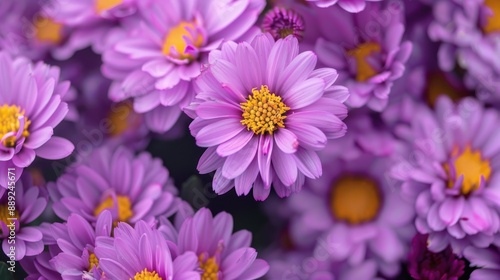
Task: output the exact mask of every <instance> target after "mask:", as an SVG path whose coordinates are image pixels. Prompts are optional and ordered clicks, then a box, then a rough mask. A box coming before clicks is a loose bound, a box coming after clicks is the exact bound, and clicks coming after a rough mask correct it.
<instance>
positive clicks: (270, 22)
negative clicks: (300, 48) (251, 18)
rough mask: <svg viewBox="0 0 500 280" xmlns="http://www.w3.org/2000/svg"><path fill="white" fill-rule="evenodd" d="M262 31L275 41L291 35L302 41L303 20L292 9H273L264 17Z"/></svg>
mask: <svg viewBox="0 0 500 280" xmlns="http://www.w3.org/2000/svg"><path fill="white" fill-rule="evenodd" d="M262 30H263V31H264V32H268V33H270V34H271V35H272V36H273V38H274V39H275V40H278V39H283V38H285V37H286V36H288V35H293V36H294V37H296V38H297V39H299V40H302V37H303V34H304V20H303V19H302V16H300V15H299V14H298V13H296V12H295V11H294V10H292V9H285V8H281V7H275V8H274V9H272V10H270V11H268V12H267V13H266V15H265V16H264V21H263V23H262Z"/></svg>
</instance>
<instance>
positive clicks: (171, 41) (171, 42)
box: [163, 21, 203, 60]
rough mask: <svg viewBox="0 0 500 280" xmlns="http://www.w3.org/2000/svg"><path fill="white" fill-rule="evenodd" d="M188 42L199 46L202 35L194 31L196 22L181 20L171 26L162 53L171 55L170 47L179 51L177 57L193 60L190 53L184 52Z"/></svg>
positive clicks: (201, 41)
mask: <svg viewBox="0 0 500 280" xmlns="http://www.w3.org/2000/svg"><path fill="white" fill-rule="evenodd" d="M188 43H191V45H193V46H195V47H196V48H199V47H201V46H202V44H203V35H202V34H200V33H198V31H196V22H195V21H192V22H187V21H181V23H179V24H178V25H177V26H175V27H172V28H171V29H170V31H169V33H168V35H167V37H166V38H165V42H164V43H163V53H164V54H165V55H170V56H172V55H173V54H172V53H171V49H172V47H174V49H175V50H176V51H177V53H179V57H175V58H178V59H189V60H193V59H194V58H195V57H194V56H193V55H192V54H189V53H186V52H185V51H186V47H187V46H188Z"/></svg>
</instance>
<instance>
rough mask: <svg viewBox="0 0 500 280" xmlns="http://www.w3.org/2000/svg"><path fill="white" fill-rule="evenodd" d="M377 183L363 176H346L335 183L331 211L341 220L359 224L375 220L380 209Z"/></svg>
mask: <svg viewBox="0 0 500 280" xmlns="http://www.w3.org/2000/svg"><path fill="white" fill-rule="evenodd" d="M380 206H381V197H380V193H379V189H378V187H377V183H376V182H375V181H373V180H372V179H370V178H367V177H363V176H344V177H342V178H340V179H339V180H338V181H337V182H335V183H334V185H333V189H332V193H331V205H330V207H331V211H332V213H333V216H334V217H335V218H337V219H339V220H343V221H347V222H349V223H351V224H359V223H363V222H368V221H371V220H373V219H374V218H375V217H376V216H377V214H378V212H379V209H380Z"/></svg>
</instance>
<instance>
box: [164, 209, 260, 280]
mask: <svg viewBox="0 0 500 280" xmlns="http://www.w3.org/2000/svg"><path fill="white" fill-rule="evenodd" d="M166 223H167V224H165V223H163V227H160V231H161V232H162V233H163V234H164V236H165V237H166V238H167V239H168V240H170V241H171V242H173V244H171V245H170V246H171V248H172V254H173V255H174V256H179V255H184V254H187V253H194V254H195V255H196V256H198V266H199V269H200V273H201V280H213V279H224V280H236V279H237V280H253V279H258V278H260V277H262V276H264V275H265V274H266V272H267V271H268V270H269V265H268V264H267V262H265V261H264V260H262V259H257V251H256V250H255V249H254V248H252V247H250V243H251V241H252V234H251V233H250V232H248V231H246V230H241V231H238V232H235V233H233V218H232V217H231V215H230V214H228V213H226V212H222V213H219V214H217V215H216V216H215V217H213V216H212V213H211V212H210V210H208V209H206V208H202V209H200V210H198V212H196V214H194V216H192V217H189V218H187V219H186V220H185V221H184V222H183V223H182V225H180V228H179V230H178V232H177V230H176V229H174V227H173V226H172V225H170V224H168V221H167V222H166ZM176 260H177V259H176Z"/></svg>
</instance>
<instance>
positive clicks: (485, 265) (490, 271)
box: [464, 238, 500, 280]
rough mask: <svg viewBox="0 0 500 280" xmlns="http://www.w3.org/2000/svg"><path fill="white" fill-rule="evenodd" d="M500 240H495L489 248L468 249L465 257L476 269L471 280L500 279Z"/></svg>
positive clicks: (465, 251)
mask: <svg viewBox="0 0 500 280" xmlns="http://www.w3.org/2000/svg"><path fill="white" fill-rule="evenodd" d="M499 241H500V240H498V238H497V239H496V240H495V243H494V245H492V246H491V247H489V248H486V249H484V248H475V247H472V246H471V247H467V248H465V250H464V257H465V258H467V260H468V261H469V262H470V266H473V267H475V269H474V271H472V273H471V275H470V278H469V279H470V280H496V279H499V278H500V262H499V260H500V247H499V246H498V245H500V242H499Z"/></svg>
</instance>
